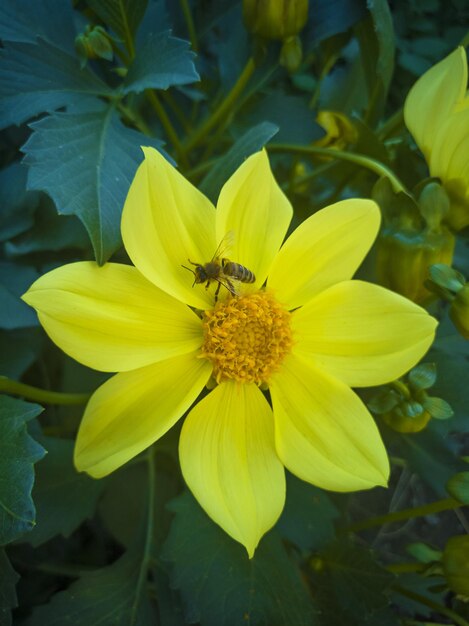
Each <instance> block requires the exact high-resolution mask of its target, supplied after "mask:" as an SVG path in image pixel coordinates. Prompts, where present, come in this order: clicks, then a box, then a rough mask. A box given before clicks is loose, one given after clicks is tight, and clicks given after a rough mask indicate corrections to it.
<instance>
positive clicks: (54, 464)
mask: <svg viewBox="0 0 469 626" xmlns="http://www.w3.org/2000/svg"><path fill="white" fill-rule="evenodd" d="M40 442H41V444H42V445H43V446H44V447H45V449H46V450H47V456H46V458H45V459H44V460H43V461H42V462H41V463H39V464H38V466H37V468H36V480H35V484H34V489H33V499H34V504H35V505H36V526H35V527H34V529H33V530H32V531H31V532H30V533H29V534H28V535H26V536H25V540H26V541H27V542H28V543H30V544H31V545H33V546H35V547H36V546H39V545H41V544H43V543H45V542H46V541H49V539H51V538H52V537H55V536H56V535H63V536H64V537H68V536H69V535H71V533H72V532H73V531H74V530H75V529H76V528H78V526H80V524H81V523H82V522H83V521H84V520H86V519H88V518H90V517H92V516H93V515H94V512H95V509H96V504H97V501H98V498H99V497H100V495H101V493H102V491H103V489H104V487H105V486H106V482H107V481H106V480H93V479H92V478H90V477H89V476H87V475H86V474H79V473H78V472H77V471H76V470H75V467H74V466H73V448H74V442H73V441H70V440H67V439H54V438H53V437H42V438H41V439H40Z"/></svg>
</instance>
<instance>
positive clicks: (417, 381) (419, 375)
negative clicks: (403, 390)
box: [409, 363, 436, 389]
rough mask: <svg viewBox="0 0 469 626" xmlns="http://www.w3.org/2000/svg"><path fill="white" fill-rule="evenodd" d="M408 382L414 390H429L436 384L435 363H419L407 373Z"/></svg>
mask: <svg viewBox="0 0 469 626" xmlns="http://www.w3.org/2000/svg"><path fill="white" fill-rule="evenodd" d="M409 382H410V383H411V384H412V385H413V386H414V387H415V389H429V388H430V387H433V385H434V384H435V382H436V365H435V363H421V364H420V365H417V367H414V368H413V369H412V370H411V371H410V372H409Z"/></svg>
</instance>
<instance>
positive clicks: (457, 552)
mask: <svg viewBox="0 0 469 626" xmlns="http://www.w3.org/2000/svg"><path fill="white" fill-rule="evenodd" d="M443 570H444V573H445V576H446V580H447V582H448V586H449V587H450V589H452V590H453V591H454V592H455V593H457V594H459V595H461V596H466V597H469V535H459V536H456V537H451V539H449V541H448V543H447V544H446V546H445V549H444V551H443Z"/></svg>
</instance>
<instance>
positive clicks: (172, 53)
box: [122, 32, 199, 93]
mask: <svg viewBox="0 0 469 626" xmlns="http://www.w3.org/2000/svg"><path fill="white" fill-rule="evenodd" d="M193 57H194V53H193V52H190V51H189V44H188V42H187V41H183V40H182V39H176V38H175V37H171V36H170V33H169V32H164V33H158V34H157V35H153V34H150V35H148V37H147V39H146V41H145V42H144V43H143V45H142V46H141V48H140V49H139V51H138V54H137V56H136V58H135V60H134V61H133V62H132V64H131V65H130V67H129V71H128V73H127V76H126V77H125V81H124V83H123V85H122V89H123V91H124V93H129V92H132V91H134V92H137V93H139V92H140V91H143V90H144V89H168V87H171V86H174V85H187V84H190V83H194V82H197V81H198V80H199V75H198V74H197V72H196V71H195V67H194V63H193V60H192V59H193Z"/></svg>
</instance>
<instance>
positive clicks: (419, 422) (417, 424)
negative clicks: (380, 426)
mask: <svg viewBox="0 0 469 626" xmlns="http://www.w3.org/2000/svg"><path fill="white" fill-rule="evenodd" d="M381 417H382V418H383V421H384V422H386V424H387V425H388V426H390V427H391V428H392V429H393V430H396V431H397V432H398V433H418V432H420V431H421V430H423V429H424V428H425V426H426V425H427V424H428V422H429V421H430V419H431V415H430V413H429V412H428V411H422V412H421V413H419V414H417V415H415V416H409V415H404V413H403V412H398V411H390V412H389V413H385V414H384V415H382V416H381Z"/></svg>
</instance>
